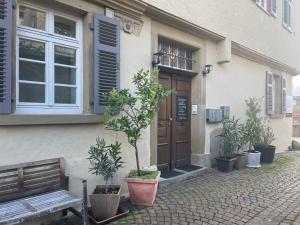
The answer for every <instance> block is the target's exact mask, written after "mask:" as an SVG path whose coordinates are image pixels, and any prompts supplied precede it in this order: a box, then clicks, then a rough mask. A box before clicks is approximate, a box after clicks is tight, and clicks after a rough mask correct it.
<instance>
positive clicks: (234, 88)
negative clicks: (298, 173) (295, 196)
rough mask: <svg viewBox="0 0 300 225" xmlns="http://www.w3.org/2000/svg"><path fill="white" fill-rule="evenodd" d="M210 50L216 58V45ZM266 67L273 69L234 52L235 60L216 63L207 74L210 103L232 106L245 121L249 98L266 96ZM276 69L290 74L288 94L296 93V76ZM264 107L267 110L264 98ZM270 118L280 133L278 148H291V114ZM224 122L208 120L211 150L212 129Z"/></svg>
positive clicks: (275, 130) (231, 108) (281, 149)
mask: <svg viewBox="0 0 300 225" xmlns="http://www.w3.org/2000/svg"><path fill="white" fill-rule="evenodd" d="M209 54H210V56H209V58H210V59H211V60H212V61H214V60H215V57H216V56H215V55H214V53H213V47H212V49H211V51H209ZM266 71H273V70H272V68H269V67H267V66H264V65H261V64H258V63H255V62H251V61H249V60H246V59H244V58H241V57H239V56H235V55H233V56H232V61H231V63H228V64H223V65H215V66H214V69H213V72H212V73H211V74H210V75H209V76H207V78H206V107H207V108H219V107H220V106H223V105H224V106H230V113H231V115H234V116H236V117H237V118H240V119H241V121H242V122H243V121H245V110H246V106H245V102H244V101H245V99H248V98H249V97H258V98H260V97H264V96H265V92H266V84H265V82H266V77H265V76H266V75H265V74H266ZM274 72H276V73H277V74H279V75H284V76H285V77H286V78H287V95H292V77H291V76H290V75H288V74H284V73H281V72H280V71H274ZM263 101H264V100H263ZM262 107H263V109H264V110H265V104H264V102H263V105H262ZM270 121H271V125H272V127H273V129H274V133H275V137H276V141H275V142H274V144H275V145H276V146H277V151H285V150H287V149H288V146H290V145H291V137H292V119H291V117H278V118H271V119H270ZM220 126H221V125H211V124H207V132H206V139H205V140H206V147H205V150H206V152H207V153H209V149H210V135H211V132H212V130H214V129H216V128H217V127H220ZM283 131H284V132H283Z"/></svg>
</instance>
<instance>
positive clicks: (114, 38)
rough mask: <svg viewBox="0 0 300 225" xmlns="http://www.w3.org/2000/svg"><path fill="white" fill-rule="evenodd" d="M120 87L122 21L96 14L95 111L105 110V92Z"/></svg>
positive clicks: (101, 111)
mask: <svg viewBox="0 0 300 225" xmlns="http://www.w3.org/2000/svg"><path fill="white" fill-rule="evenodd" d="M113 88H116V89H119V88H120V22H119V20H117V19H112V18H109V17H106V16H102V15H98V14H96V15H95V16H94V113H97V114H99V113H103V112H104V111H105V101H104V99H103V93H108V92H109V91H111V90H112V89H113Z"/></svg>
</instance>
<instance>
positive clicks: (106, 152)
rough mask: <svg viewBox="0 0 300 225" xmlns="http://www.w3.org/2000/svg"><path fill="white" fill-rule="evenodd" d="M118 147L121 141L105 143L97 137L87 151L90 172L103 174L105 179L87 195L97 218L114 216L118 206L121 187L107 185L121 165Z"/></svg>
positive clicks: (98, 174) (119, 147) (102, 218)
mask: <svg viewBox="0 0 300 225" xmlns="http://www.w3.org/2000/svg"><path fill="white" fill-rule="evenodd" d="M120 149H121V143H119V142H116V143H115V144H111V145H106V143H105V141H104V139H100V138H99V137H98V138H97V139H96V146H91V147H90V149H89V152H88V153H89V158H88V159H89V161H90V164H91V167H90V172H92V174H95V175H96V176H103V178H104V181H105V185H97V187H96V188H95V190H94V192H93V194H91V195H90V196H89V197H90V202H91V205H92V211H93V215H94V217H95V218H96V219H99V220H104V219H107V218H110V217H113V216H115V215H116V213H117V211H118V208H119V202H120V191H121V187H120V186H116V185H108V182H109V180H111V179H113V176H114V174H115V173H116V172H117V171H118V170H119V168H121V167H122V165H123V162H122V161H121V156H120V155H121V151H120Z"/></svg>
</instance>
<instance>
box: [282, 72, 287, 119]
mask: <svg viewBox="0 0 300 225" xmlns="http://www.w3.org/2000/svg"><path fill="white" fill-rule="evenodd" d="M281 114H282V115H285V114H286V78H285V77H281Z"/></svg>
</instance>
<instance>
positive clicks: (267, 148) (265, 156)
mask: <svg viewBox="0 0 300 225" xmlns="http://www.w3.org/2000/svg"><path fill="white" fill-rule="evenodd" d="M274 140H275V138H274V132H273V129H272V128H271V126H270V123H269V121H268V120H267V119H266V118H265V119H264V120H263V121H262V124H261V138H260V141H259V142H258V143H257V144H255V146H254V148H255V150H256V151H259V152H260V153H261V156H260V162H262V163H272V162H273V160H274V156H275V150H276V147H275V146H274V145H271V143H272V142H273V141H274Z"/></svg>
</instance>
